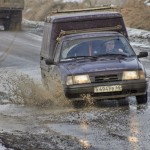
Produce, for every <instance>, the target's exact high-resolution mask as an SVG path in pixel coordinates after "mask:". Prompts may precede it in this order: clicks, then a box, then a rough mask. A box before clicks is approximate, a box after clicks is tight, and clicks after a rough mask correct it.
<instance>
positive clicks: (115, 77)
mask: <svg viewBox="0 0 150 150" xmlns="http://www.w3.org/2000/svg"><path fill="white" fill-rule="evenodd" d="M115 81H119V79H118V75H105V76H95V83H104V82H115Z"/></svg>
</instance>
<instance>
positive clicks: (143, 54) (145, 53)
mask: <svg viewBox="0 0 150 150" xmlns="http://www.w3.org/2000/svg"><path fill="white" fill-rule="evenodd" d="M147 56H148V52H140V53H139V55H137V57H138V58H142V57H147Z"/></svg>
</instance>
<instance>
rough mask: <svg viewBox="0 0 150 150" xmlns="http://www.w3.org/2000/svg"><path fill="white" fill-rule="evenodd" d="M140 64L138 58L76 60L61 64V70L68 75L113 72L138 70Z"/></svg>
mask: <svg viewBox="0 0 150 150" xmlns="http://www.w3.org/2000/svg"><path fill="white" fill-rule="evenodd" d="M138 67H139V64H138V60H137V58H136V57H134V58H124V59H120V58H115V59H114V58H113V59H112V58H108V59H100V60H96V61H94V60H88V61H87V60H75V61H73V62H64V63H61V65H60V68H61V70H62V72H66V73H67V74H83V73H90V72H99V71H113V70H132V69H133V70H136V69H138Z"/></svg>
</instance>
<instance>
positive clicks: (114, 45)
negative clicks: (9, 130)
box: [61, 37, 135, 60]
mask: <svg viewBox="0 0 150 150" xmlns="http://www.w3.org/2000/svg"><path fill="white" fill-rule="evenodd" d="M107 54H110V55H111V54H113V55H114V54H116V55H117V54H121V55H125V56H133V55H135V53H134V51H133V49H132V48H131V46H130V44H129V42H128V41H127V40H126V39H125V38H124V37H117V38H116V37H96V38H91V37H90V38H84V39H73V40H67V41H64V42H63V44H62V48H61V60H66V59H69V58H76V57H81V56H83V57H84V56H91V57H92V56H94V57H95V56H97V57H100V56H104V55H107Z"/></svg>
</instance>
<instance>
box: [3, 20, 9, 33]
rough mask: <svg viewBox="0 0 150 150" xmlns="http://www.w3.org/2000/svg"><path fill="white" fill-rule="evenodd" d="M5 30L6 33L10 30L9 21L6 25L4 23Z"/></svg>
mask: <svg viewBox="0 0 150 150" xmlns="http://www.w3.org/2000/svg"><path fill="white" fill-rule="evenodd" d="M4 30H5V31H8V30H9V21H5V23H4Z"/></svg>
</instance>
